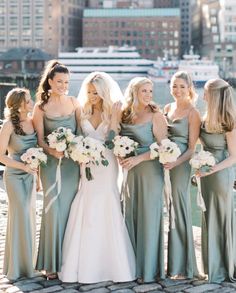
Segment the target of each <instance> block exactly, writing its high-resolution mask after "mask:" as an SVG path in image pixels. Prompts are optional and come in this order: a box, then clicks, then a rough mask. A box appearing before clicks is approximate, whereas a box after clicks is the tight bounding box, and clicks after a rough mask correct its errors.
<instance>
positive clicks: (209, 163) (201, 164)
mask: <svg viewBox="0 0 236 293" xmlns="http://www.w3.org/2000/svg"><path fill="white" fill-rule="evenodd" d="M189 164H190V165H191V166H192V167H193V168H194V169H196V170H197V171H200V172H202V173H208V172H210V171H211V168H212V167H213V166H214V165H215V164H216V160H215V158H214V156H213V155H212V153H210V152H207V151H203V150H202V151H200V152H199V153H196V154H194V155H193V157H192V159H191V160H190V161H189ZM196 182H197V187H198V194H197V205H198V206H199V207H200V208H201V209H202V210H203V212H205V211H206V206H205V203H204V200H203V197H202V192H201V182H200V178H199V177H198V176H196Z"/></svg>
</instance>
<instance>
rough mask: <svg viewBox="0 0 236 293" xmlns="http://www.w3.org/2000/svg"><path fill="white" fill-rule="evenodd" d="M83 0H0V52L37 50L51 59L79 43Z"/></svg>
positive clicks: (80, 41) (80, 39)
mask: <svg viewBox="0 0 236 293" xmlns="http://www.w3.org/2000/svg"><path fill="white" fill-rule="evenodd" d="M84 5H85V1H84V0H77V1H65V0H1V1H0V50H1V51H6V50H7V49H9V48H14V47H37V48H40V49H42V50H44V51H46V52H48V53H50V54H52V55H53V56H57V53H58V51H71V50H74V48H75V47H78V46H81V43H82V34H81V33H82V8H83V7H84Z"/></svg>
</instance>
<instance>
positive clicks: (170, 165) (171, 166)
mask: <svg viewBox="0 0 236 293" xmlns="http://www.w3.org/2000/svg"><path fill="white" fill-rule="evenodd" d="M176 162H177V161H175V162H172V163H165V164H163V167H164V169H165V170H171V169H173V168H174V167H176V166H177V165H178V164H177V163H176Z"/></svg>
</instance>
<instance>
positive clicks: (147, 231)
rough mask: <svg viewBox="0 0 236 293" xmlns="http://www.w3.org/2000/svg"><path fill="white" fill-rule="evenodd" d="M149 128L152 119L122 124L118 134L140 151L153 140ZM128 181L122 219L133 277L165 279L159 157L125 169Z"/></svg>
mask: <svg viewBox="0 0 236 293" xmlns="http://www.w3.org/2000/svg"><path fill="white" fill-rule="evenodd" d="M152 127H153V126H152V122H147V123H144V124H137V125H131V124H121V135H123V136H128V137H129V138H131V139H133V140H134V141H136V142H138V143H139V148H138V153H139V154H141V153H144V152H147V151H149V146H150V145H151V144H152V143H153V142H154V141H155V138H154V136H153V132H152ZM127 182H128V188H129V193H130V197H128V196H126V213H125V220H126V225H127V228H128V231H129V235H130V238H131V241H132V244H133V248H134V252H135V254H136V277H137V278H142V279H143V280H144V282H153V281H155V280H156V278H165V269H164V230H163V229H164V228H163V187H164V179H163V169H162V166H161V164H160V163H159V161H158V160H149V161H144V162H142V163H140V164H138V165H137V166H135V167H134V168H132V169H131V170H130V171H129V172H128V179H127Z"/></svg>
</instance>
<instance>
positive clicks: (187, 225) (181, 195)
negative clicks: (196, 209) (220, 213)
mask: <svg viewBox="0 0 236 293" xmlns="http://www.w3.org/2000/svg"><path fill="white" fill-rule="evenodd" d="M167 120H168V132H169V139H170V140H171V141H173V142H175V143H176V144H177V145H178V147H179V148H180V151H181V154H182V153H184V152H185V151H186V150H187V148H188V136H189V131H188V127H189V123H188V116H187V117H184V118H182V119H177V120H174V121H172V120H171V119H170V118H168V116H167ZM190 179H191V166H190V164H189V161H185V162H183V163H182V164H180V165H178V166H176V167H175V168H173V169H172V170H170V181H171V187H172V197H173V206H174V211H175V229H172V228H171V227H170V229H169V232H168V257H167V274H168V275H169V276H174V275H182V276H185V277H187V278H193V277H195V276H198V269H197V263H196V256H195V249H194V242H193V231H192V214H191V197H190Z"/></svg>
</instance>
